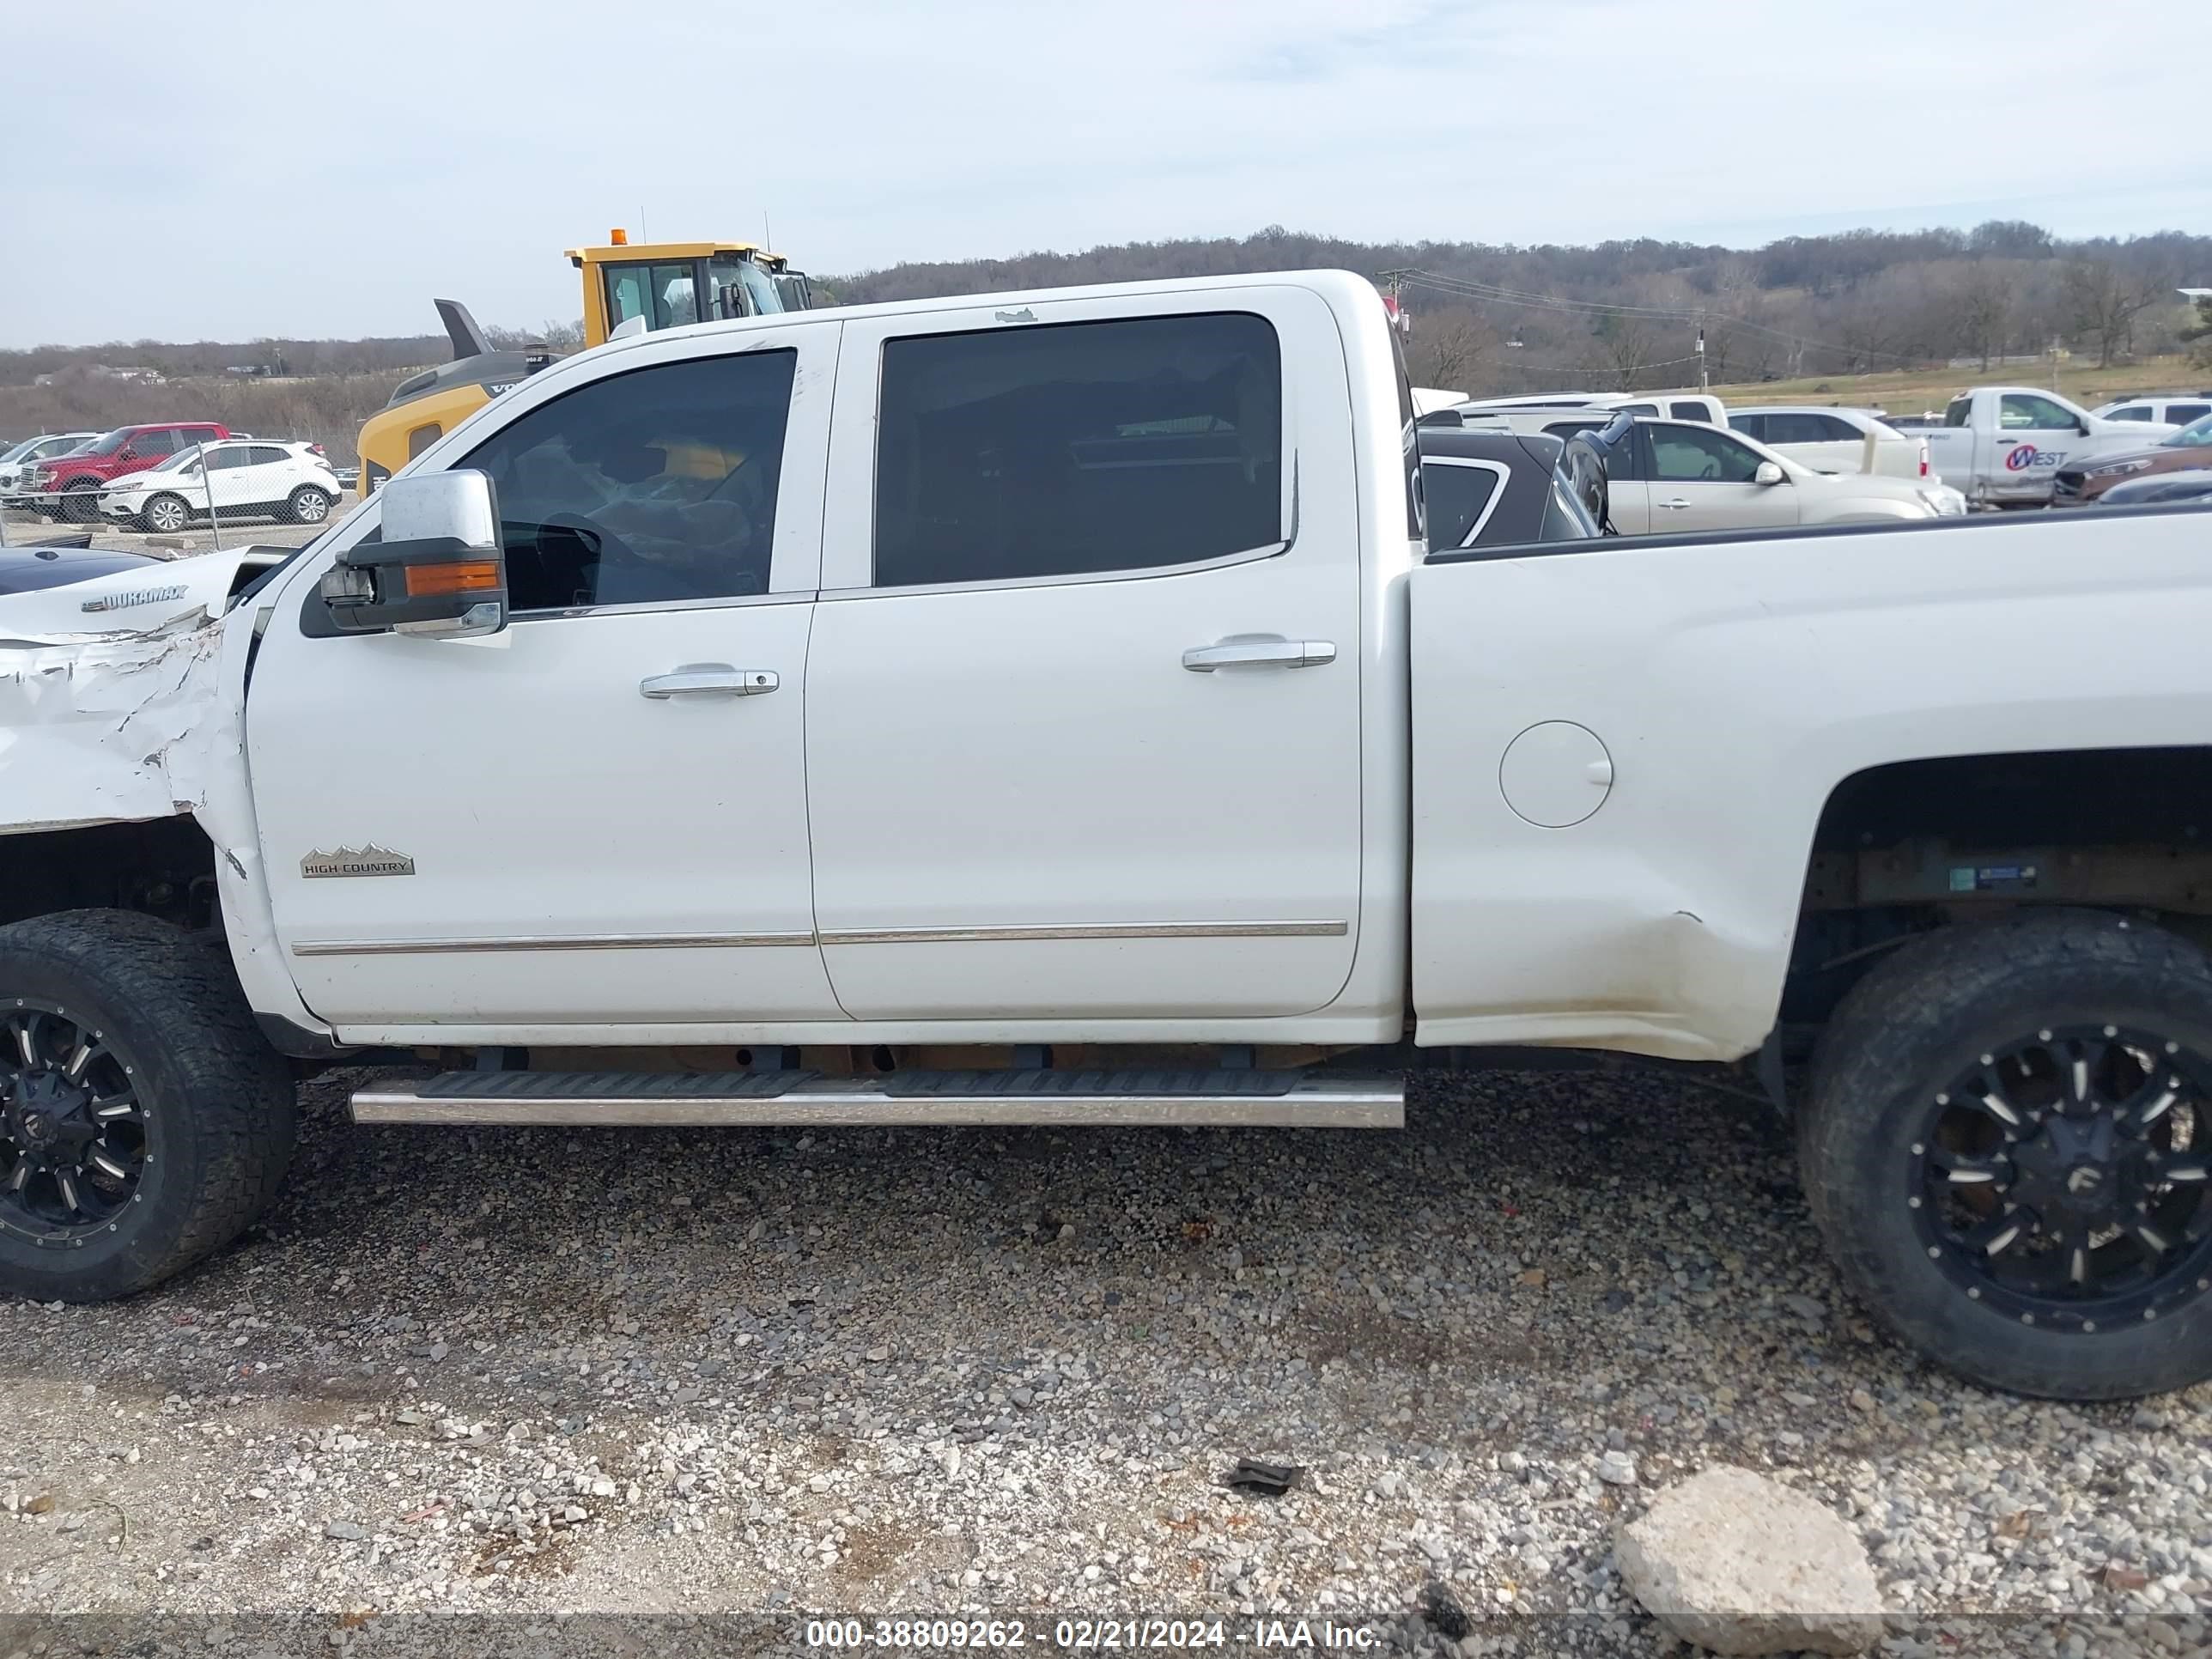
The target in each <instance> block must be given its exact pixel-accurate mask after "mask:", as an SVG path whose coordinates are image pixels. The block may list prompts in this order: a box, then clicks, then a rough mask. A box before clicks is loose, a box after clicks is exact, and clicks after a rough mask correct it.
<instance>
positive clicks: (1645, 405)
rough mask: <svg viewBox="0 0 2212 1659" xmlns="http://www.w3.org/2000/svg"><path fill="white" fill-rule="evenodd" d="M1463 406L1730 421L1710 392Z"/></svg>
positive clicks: (1560, 396)
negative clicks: (1583, 410) (1574, 410)
mask: <svg viewBox="0 0 2212 1659" xmlns="http://www.w3.org/2000/svg"><path fill="white" fill-rule="evenodd" d="M1460 407H1461V408H1462V409H1610V410H1621V411H1625V412H1626V413H1627V414H1631V415H1654V416H1659V415H1663V416H1666V417H1667V418H1668V419H1669V420H1675V421H1705V422H1709V423H1710V424H1711V425H1714V426H1726V425H1727V424H1728V407H1727V405H1726V404H1723V403H1722V402H1721V400H1720V399H1719V398H1716V397H1714V396H1713V395H1712V393H1711V392H1533V393H1528V394H1524V395H1522V396H1518V397H1511V398H1476V399H1474V401H1473V402H1472V403H1467V404H1461V405H1460Z"/></svg>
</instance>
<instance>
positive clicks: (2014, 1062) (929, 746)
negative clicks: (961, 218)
mask: <svg viewBox="0 0 2212 1659" xmlns="http://www.w3.org/2000/svg"><path fill="white" fill-rule="evenodd" d="M1412 412H1413V406H1412V400H1411V396H1410V391H1409V388H1408V386H1407V383H1406V380H1405V378H1404V375H1403V374H1402V372H1401V368H1400V367H1399V365H1398V362H1397V360H1396V355H1395V341H1394V337H1393V335H1392V333H1391V331H1390V327H1389V322H1388V319H1387V317H1386V315H1385V313H1384V309H1383V305H1382V302H1381V301H1380V300H1379V299H1378V298H1377V297H1376V294H1375V292H1374V290H1373V289H1372V288H1371V287H1370V285H1369V284H1367V283H1364V282H1363V281H1360V280H1358V279H1357V278H1354V277H1352V276H1345V275H1341V274H1328V273H1322V274H1305V275H1296V276H1268V277H1240V278H1234V279H1225V280H1216V281H1200V282H1188V283H1160V284H1145V285H1138V286H1133V287H1125V288H1117V289H1092V290H1080V291H1068V292H1059V293H1047V294H1031V295H1018V296H1012V297H1008V298H1004V299H985V300H973V299H963V300H949V301H932V302H927V303H915V304H907V305H899V306H890V307H866V308H858V309H853V310H848V311H843V312H837V313H800V314H798V315H794V316H791V317H776V318H763V319H748V320H744V321H741V322H735V323H726V324H714V325H705V326H702V327H694V328H685V329H678V330H673V331H665V332H661V333H656V334H652V335H649V336H646V337H640V338H637V339H633V340H626V341H619V342H615V343H611V344H609V345H607V346H605V347H604V348H602V349H598V350H594V351H590V352H586V353H585V354H583V355H581V356H576V357H574V358H571V359H569V360H568V361H567V362H562V363H561V364H558V365H556V366H555V367H554V368H549V369H547V370H546V371H545V372H544V373H543V374H539V375H538V376H536V377H534V378H532V380H530V381H529V382H528V383H527V384H526V385H525V386H518V387H517V388H516V389H515V390H514V391H513V392H511V393H509V394H508V395H507V396H506V397H504V398H500V399H498V400H497V401H496V402H495V403H493V404H490V405H489V406H488V407H487V408H486V409H484V410H483V411H482V412H481V413H479V414H478V415H477V416H474V417H473V418H471V420H470V421H468V422H465V423H464V424H462V425H461V426H459V428H456V429H455V430H453V432H451V433H449V434H447V435H446V436H445V437H444V438H442V439H441V441H438V442H437V443H436V444H435V446H434V447H431V448H430V449H428V451H426V452H425V453H423V454H422V456H421V457H419V458H418V459H416V461H415V462H414V463H413V464H412V465H410V467H409V468H408V469H407V470H406V471H405V472H404V473H403V474H401V475H400V476H399V477H396V478H394V479H393V480H392V482H391V483H389V484H387V485H386V487H385V489H383V490H382V491H381V492H380V494H379V495H377V496H375V497H374V498H372V499H371V500H370V501H368V503H366V504H365V505H363V506H362V507H361V508H359V509H358V510H356V512H354V513H352V514H351V515H350V516H349V517H348V518H347V519H345V520H343V522H341V523H339V524H337V525H336V526H333V527H332V528H331V530H330V531H328V532H326V533H325V534H324V535H323V536H322V537H321V538H319V539H318V540H317V541H316V542H314V543H313V544H311V545H310V546H309V547H307V549H305V550H302V551H301V553H300V554H298V555H297V556H293V557H290V558H289V560H287V561H285V562H282V563H277V564H275V565H273V566H272V567H271V568H267V569H263V570H258V571H257V570H254V569H252V568H251V567H244V568H241V566H240V559H239V556H236V555H211V556H207V557H204V558H200V559H196V560H191V561H187V562H179V563H178V564H177V565H175V566H173V567H171V568H170V570H169V571H165V572H164V573H162V574H163V576H164V577H165V578H166V580H158V581H149V579H147V578H146V577H144V576H143V574H126V575H119V576H110V577H106V578H102V579H99V580H94V581H90V582H87V583H82V584H80V585H77V586H73V587H65V588H57V589H52V590H48V591H46V592H41V593H37V594H28V595H23V596H21V597H18V598H16V599H8V600H0V817H4V819H5V823H4V824H0V829H5V830H7V831H8V832H9V834H8V836H7V838H6V839H4V840H0V852H4V858H0V924H4V925H0V1288H4V1289H5V1290H6V1291H13V1292H17V1293H21V1294H23V1295H27V1296H32V1297H46V1298H55V1297H58V1298H64V1299H70V1300H92V1299H96V1298H100V1297H115V1296H120V1295H125V1294H127V1293H129V1292H131V1291H137V1290H140V1289H142V1288H144V1287H146V1286H148V1285H153V1284H155V1283H156V1282H158V1281H160V1280H161V1279H163V1278H164V1277H166V1276H167V1275H169V1274H172V1273H176V1272H178V1271H179V1270H180V1269H181V1268H183V1267H186V1266H187V1265H189V1264H191V1262H193V1261H196V1260H197V1259H198V1258H201V1257H203V1256H204V1255H207V1254H209V1253H210V1251H212V1250H214V1249H217V1248H218V1247H219V1246H221V1245H222V1244H223V1243H225V1242H227V1241H228V1240H229V1239H231V1238H233V1237H235V1236H236V1235H237V1234H238V1233H239V1232H240V1231H241V1230H242V1229H244V1228H245V1227H246V1225H247V1224H248V1223H249V1222H250V1221H251V1220H252V1218H253V1217H254V1216H255V1214H256V1213H257V1212H258V1211H259V1210H260V1209H261V1208H262V1206H264V1204H266V1203H267V1202H268V1201H269V1200H270V1197H271V1195H272V1194H273V1193H274V1192H275V1191H276V1188H277V1186H278V1184H279V1182H280V1181H281V1180H282V1179H283V1175H284V1171H285V1165H286V1161H287V1157H288V1153H289V1150H290V1147H291V1144H292V1139H293V1110H294V1108H293V1090H294V1085H295V1079H296V1077H297V1076H298V1075H299V1074H300V1073H301V1071H302V1070H304V1069H307V1068H311V1067H313V1066H325V1065H329V1064H331V1063H333V1062H340V1061H343V1060H345V1059H346V1058H347V1057H348V1056H349V1055H357V1056H361V1057H363V1058H367V1059H371V1060H379V1061H381V1060H386V1059H389V1058H391V1057H392V1055H393V1054H394V1052H395V1051H401V1057H403V1058H404V1057H407V1056H408V1055H410V1054H411V1055H413V1056H417V1057H419V1058H421V1059H422V1060H427V1061H428V1062H429V1064H430V1066H432V1067H434V1068H435V1072H434V1074H431V1075H428V1076H424V1075H421V1074H419V1068H418V1073H417V1074H416V1075H413V1076H411V1077H409V1078H407V1079H405V1080H402V1081H397V1082H394V1081H389V1080H386V1081H382V1082H376V1083H372V1084H368V1085H364V1086H363V1088H362V1091H361V1092H360V1093H358V1094H357V1095H356V1097H355V1100H354V1110H355V1113H356V1117H357V1118H359V1119H360V1120H362V1121H410V1122H455V1123H473V1124H564V1125H592V1124H606V1125H628V1124H725V1123H726V1124H759V1123H782V1124H802V1123H803V1124H846V1123H876V1124H937V1123H963V1122H979V1121H981V1122H993V1123H1009V1122H1085V1123H1099V1124H1129V1123H1152V1124H1186V1123H1188V1124H1224V1123H1229V1124H1268V1125H1295V1124H1313V1125H1319V1126H1335V1127H1345V1126H1374V1127H1383V1126H1388V1125H1390V1124H1393V1123H1395V1122H1397V1121H1399V1120H1400V1116H1401V1111H1402V1103H1403V1098H1404V1090H1405V1086H1406V1083H1405V1079H1406V1074H1407V1071H1408V1070H1410V1069H1413V1068H1416V1067H1419V1066H1455V1065H1471V1064H1480V1063H1486V1062H1487V1063H1495V1061H1496V1060H1497V1058H1498V1056H1499V1055H1501V1054H1503V1055H1505V1056H1507V1057H1510V1056H1511V1055H1512V1054H1515V1053H1516V1051H1517V1052H1518V1053H1520V1054H1524V1055H1525V1054H1527V1053H1528V1050H1529V1049H1531V1048H1544V1049H1549V1050H1560V1049H1580V1050H1588V1051H1598V1052H1600V1053H1606V1052H1610V1053H1611V1054H1614V1055H1621V1054H1626V1055H1632V1056H1645V1057H1650V1058H1651V1059H1654V1060H1657V1061H1660V1062H1662V1063H1672V1064H1675V1065H1682V1064H1701V1065H1713V1066H1721V1065H1729V1064H1735V1063H1739V1062H1741V1063H1744V1064H1745V1065H1746V1066H1747V1069H1749V1070H1750V1071H1751V1072H1752V1073H1753V1074H1754V1075H1756V1076H1758V1077H1759V1078H1760V1079H1762V1080H1763V1081H1765V1083H1766V1084H1767V1085H1769V1086H1770V1092H1771V1093H1772V1094H1773V1095H1774V1096H1775V1097H1776V1099H1777V1102H1778V1104H1779V1103H1781V1101H1782V1098H1783V1097H1784V1093H1785V1091H1784V1088H1783V1086H1782V1085H1783V1079H1784V1060H1786V1059H1794V1058H1796V1056H1797V1055H1798V1054H1804V1053H1809V1054H1810V1056H1811V1063H1810V1068H1809V1072H1808V1074H1807V1076H1806V1078H1805V1079H1804V1081H1803V1084H1802V1087H1800V1088H1798V1089H1796V1091H1794V1092H1795V1093H1796V1095H1797V1096H1798V1098H1797V1099H1796V1102H1795V1103H1794V1117H1795V1121H1796V1128H1797V1133H1798V1136H1799V1139H1800V1146H1801V1152H1802V1179H1803V1184H1804V1188H1805V1192H1806V1194H1807V1196H1808V1200H1809V1201H1810V1207H1811V1211H1812V1214H1813V1216H1814V1218H1815V1220H1816V1221H1817V1223H1818V1225H1819V1227H1820V1231H1822V1232H1823V1233H1824V1234H1825V1236H1826V1240H1827V1243H1828V1244H1829V1246H1830V1247H1831V1249H1832V1253H1833V1255H1834V1257H1835V1260H1836V1261H1837V1264H1838V1267H1839V1269H1840V1270H1841V1272H1842V1274H1843V1276H1844V1279H1845V1280H1846V1282H1847V1283H1848V1285H1850V1288H1851V1290H1852V1291H1855V1292H1856V1293H1857V1295H1858V1296H1859V1297H1861V1298H1863V1300H1864V1302H1865V1303H1866V1304H1867V1305H1868V1306H1869V1308H1870V1309H1871V1310H1874V1311H1875V1313H1876V1314H1877V1315H1879V1316H1881V1318H1882V1319H1883V1320H1885V1321H1886V1322H1887V1323H1888V1324H1889V1325H1890V1326H1891V1327H1892V1328H1893V1329H1894V1330H1895V1331H1897V1332H1898V1333H1899V1334H1900V1335H1902V1336H1903V1337H1904V1338H1905V1340H1907V1341H1909V1342H1911V1344H1913V1345H1915V1346H1917V1347H1919V1348H1920V1349H1922V1350H1923V1351H1924V1352H1928V1353H1929V1354H1932V1355H1934V1356H1936V1357H1937V1358H1940V1359H1941V1360H1942V1361H1944V1362H1945V1363H1947V1364H1950V1365H1952V1366H1954V1367H1956V1368H1957V1369H1958V1370H1960V1371H1962V1372H1964V1373H1966V1374H1967V1375H1969V1376H1973V1377H1976V1378H1978V1379H1981V1380H1983V1381H1984V1382H1986V1383H1991V1384H1994V1385H1997V1386H2001V1387H2003V1388H2008V1389H2017V1390H2021V1391H2025V1392H2028V1393H2033V1394H2042V1395H2060V1396H2067V1397H2072V1398H2079V1399H2094V1398H2106V1397H2112V1396H2117V1395H2130V1394H2136V1393H2142V1392H2148V1391H2152V1390H2157V1389H2171V1388H2174V1387H2178V1386H2180V1385H2183V1384H2185V1383H2191V1382H2193V1381H2196V1380H2198V1379H2201V1378H2203V1377H2205V1376H2208V1375H2212V1294H2208V1292H2212V1197H2208V1194H2207V1190H2206V1188H2207V1182H2206V1174H2207V1162H2208V1152H2212V1146H2208V1141H2212V1117H2208V1111H2212V965H2208V960H2207V957H2206V953H2205V950H2204V945H2205V943H2206V942H2207V940H2208V939H2212V921H2209V920H2208V919H2212V847H2208V844H2207V839H2206V831H2207V829H2208V828H2212V670H2208V669H2207V667H2206V665H2205V659H2204V655H2203V639H2204V636H2205V634H2206V631H2207V627H2208V623H2212V517H2208V516H2207V515H2206V514H2205V513H2202V512H2200V511H2197V510H2194V509H2190V508H2179V509H2175V508H2150V509H2142V510H2133V511H2130V510H2126V509H2118V510H2114V511H2112V512H2106V513H2096V514H2079V515H2071V516H2067V517H2057V518H2051V519H2048V520H2028V521H2010V522H1996V521H1992V520H1956V521H1945V522H1931V523H1928V524H1924V525H1914V526H1904V527H1899V528H1888V527H1884V526H1869V527H1847V528H1840V529H1832V530H1812V531H1799V532H1778V533H1768V532H1746V533H1737V534H1731V535H1721V536H1713V537H1705V538H1697V537H1682V536H1672V537H1670V536H1659V537H1650V538H1635V539H1633V540H1611V539H1593V538H1576V539H1569V540H1564V541H1557V542H1545V543H1541V544H1534V545H1531V546H1528V547H1518V548H1505V549H1503V550H1500V549H1497V548H1489V547H1479V548H1474V549H1470V550H1466V551H1464V552H1462V551H1458V550H1450V551H1440V552H1438V553H1437V554H1436V555H1434V556H1429V555H1427V553H1426V552H1425V545H1424V542H1423V538H1422V531H1421V526H1420V510H1421V500H1422V488H1421V482H1420V465H1419V463H1420V453H1419V448H1418V447H1417V443H1416V438H1417V436H1418V435H1417V434H1416V433H1415V431H1414V429H1413V425H1412ZM1454 482H1455V484H1461V485H1463V484H1465V483H1466V482H1467V481H1466V480H1463V479H1455V480H1454ZM1476 482H1477V483H1480V480H1476ZM1503 486H1504V481H1503V480H1500V481H1499V487H1501V488H1502V487H1503ZM1578 511H1579V508H1578V507H1576V506H1575V505H1574V504H1573V503H1571V502H1568V501H1563V502H1562V506H1561V518H1562V520H1563V521H1565V520H1570V519H1571V518H1573V516H1574V515H1575V513H1577V512H1578ZM172 573H173V574H172ZM390 1075H391V1073H386V1077H387V1079H388V1078H389V1076H390Z"/></svg>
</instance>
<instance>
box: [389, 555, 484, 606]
mask: <svg viewBox="0 0 2212 1659" xmlns="http://www.w3.org/2000/svg"><path fill="white" fill-rule="evenodd" d="M403 568H404V574H405V575H406V578H407V597H408V598H409V599H439V598H442V597H443V596H445V595H446V594H448V593H478V592H490V591H491V590H492V589H494V588H495V587H497V586H499V561H498V560H496V559H459V560H456V561H455V562H453V563H451V564H410V565H407V566H404V567H403Z"/></svg>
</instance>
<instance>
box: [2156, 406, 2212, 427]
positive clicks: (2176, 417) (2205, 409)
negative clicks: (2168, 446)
mask: <svg viewBox="0 0 2212 1659" xmlns="http://www.w3.org/2000/svg"><path fill="white" fill-rule="evenodd" d="M2207 415H2212V404H2167V405H2166V419H2167V420H2169V421H2171V422H2173V423H2174V425H2176V426H2187V425H2188V424H2189V423H2190V422H2191V421H2201V420H2203V418H2204V417H2205V416H2207Z"/></svg>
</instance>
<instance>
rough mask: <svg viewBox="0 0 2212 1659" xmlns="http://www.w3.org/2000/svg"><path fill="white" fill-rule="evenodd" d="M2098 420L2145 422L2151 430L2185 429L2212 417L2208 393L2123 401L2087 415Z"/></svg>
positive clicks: (2211, 399) (2210, 398)
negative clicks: (2151, 426) (2168, 427)
mask: <svg viewBox="0 0 2212 1659" xmlns="http://www.w3.org/2000/svg"><path fill="white" fill-rule="evenodd" d="M2089 412H2090V413H2091V414H2093V415H2094V416H2097V417H2098V418H2099V419H2100V420H2106V421H2147V422H2149V423H2150V424H2151V425H2153V426H2159V425H2165V426H2188V425H2191V424H2192V423H2193V422H2197V421H2201V420H2203V418H2204V417H2205V416H2207V415H2212V392H2197V393H2196V394H2195V395H2194V396H2191V395H2190V394H2189V393H2186V392H2183V393H2180V394H2178V395H2169V396H2166V397H2163V398H2121V399H2120V400H2119V401H2118V403H2110V404H2106V405H2105V406H2104V407H2103V408H2102V409H2093V410H2090V411H2089Z"/></svg>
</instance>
